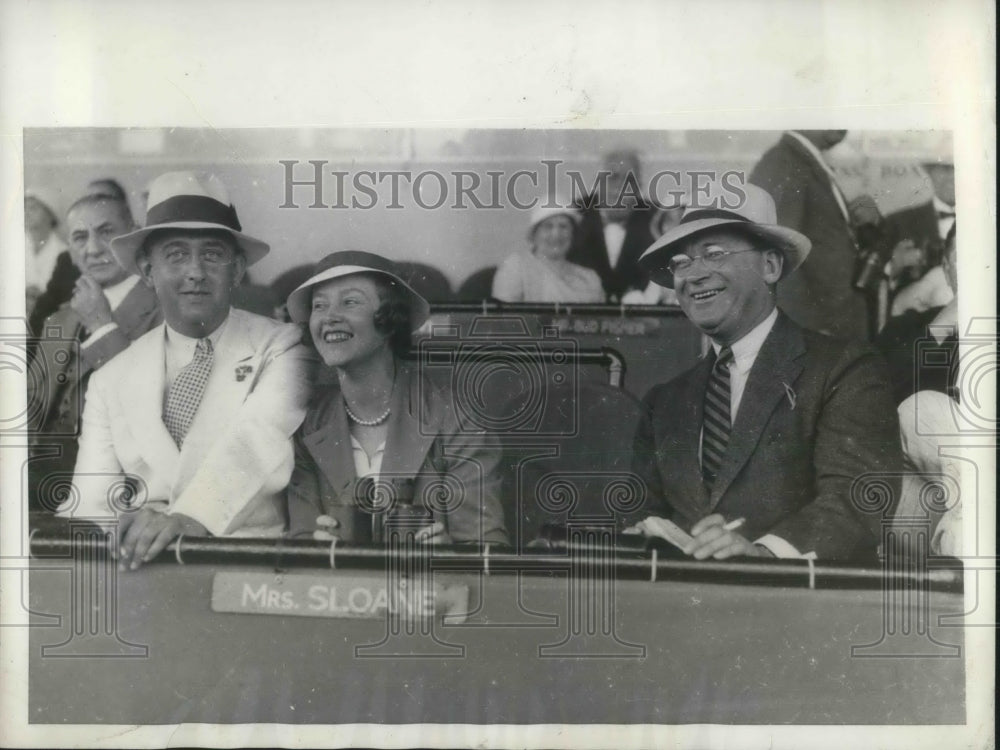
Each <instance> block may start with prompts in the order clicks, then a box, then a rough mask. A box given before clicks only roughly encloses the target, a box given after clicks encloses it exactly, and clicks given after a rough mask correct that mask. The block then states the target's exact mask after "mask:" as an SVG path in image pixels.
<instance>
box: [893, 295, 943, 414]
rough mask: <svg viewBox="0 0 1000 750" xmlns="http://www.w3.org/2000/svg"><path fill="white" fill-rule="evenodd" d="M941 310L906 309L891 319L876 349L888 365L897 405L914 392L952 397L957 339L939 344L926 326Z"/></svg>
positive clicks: (938, 308) (933, 308)
mask: <svg viewBox="0 0 1000 750" xmlns="http://www.w3.org/2000/svg"><path fill="white" fill-rule="evenodd" d="M939 312H941V308H940V307H932V308H931V309H929V310H924V311H923V312H917V311H916V310H907V311H906V312H904V313H903V314H902V315H899V316H897V317H895V318H890V320H889V322H888V323H886V324H885V328H883V329H882V330H881V331H880V332H879V335H878V337H877V338H876V339H875V346H876V347H878V349H879V350H880V351H881V352H882V355H883V356H884V357H885V360H886V362H888V363H889V375H890V376H891V378H892V391H893V395H894V397H895V399H896V403H897V404H899V403H902V402H903V401H904V400H905V399H907V398H909V397H910V396H912V395H913V394H914V393H916V392H917V391H938V392H939V393H945V394H947V395H949V396H952V397H954V386H955V384H956V380H957V377H958V353H959V350H958V337H957V336H954V335H951V336H948V337H947V338H945V339H944V340H943V341H942V342H941V343H940V344H939V343H938V342H937V340H936V339H935V338H934V337H933V336H931V334H930V331H929V330H928V326H929V325H930V324H931V323H932V322H933V321H934V318H936V317H937V315H938V313H939Z"/></svg>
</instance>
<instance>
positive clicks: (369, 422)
mask: <svg viewBox="0 0 1000 750" xmlns="http://www.w3.org/2000/svg"><path fill="white" fill-rule="evenodd" d="M395 391H396V365H395V363H393V366H392V389H391V390H390V391H389V394H390V398H389V406H387V407H385V411H384V412H382V414H381V415H380V416H378V417H375V419H362V418H361V417H359V416H358V415H357V414H355V413H354V412H353V411H351V407H350V406H348V404H347V399H346V398H345V399H343V401H344V409H345V410H346V411H347V418H348V419H350V420H351V421H352V422H354V424H359V425H361V426H362V427H378V426H379V425H380V424H382V423H383V422H385V420H387V419H388V418H389V414H391V413H392V394H393V393H395Z"/></svg>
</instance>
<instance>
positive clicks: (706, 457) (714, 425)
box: [701, 346, 733, 489]
mask: <svg viewBox="0 0 1000 750" xmlns="http://www.w3.org/2000/svg"><path fill="white" fill-rule="evenodd" d="M732 362H733V350H732V349H730V348H729V347H728V346H726V347H723V348H722V349H721V350H720V351H719V356H718V358H717V359H716V360H715V365H714V366H713V367H712V374H711V376H710V377H709V379H708V388H706V389H705V414H704V421H703V422H702V430H701V475H702V477H703V478H704V480H705V484H706V485H707V486H708V488H709V489H711V488H712V483H713V482H715V475H716V474H717V473H718V471H719V465H720V464H721V463H722V456H723V455H725V452H726V446H727V445H729V431H730V429H731V428H732V420H731V417H730V401H729V399H730V383H729V366H730V365H731V364H732Z"/></svg>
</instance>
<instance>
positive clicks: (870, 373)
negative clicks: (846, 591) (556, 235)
mask: <svg viewBox="0 0 1000 750" xmlns="http://www.w3.org/2000/svg"><path fill="white" fill-rule="evenodd" d="M746 194H747V198H746V201H745V203H744V204H743V205H742V206H740V207H739V208H737V209H734V210H731V211H729V210H725V211H724V210H721V209H714V210H711V209H710V210H705V209H700V208H692V209H688V210H687V211H685V214H684V217H683V218H682V220H681V223H680V224H679V225H678V226H676V227H675V228H674V229H672V230H670V231H668V232H667V233H666V234H665V235H664V236H663V237H661V238H660V240H659V241H657V242H656V243H655V244H653V245H652V246H651V247H650V248H649V249H648V250H647V251H646V252H645V253H644V254H643V256H642V258H641V259H640V265H642V266H643V267H644V268H645V269H646V271H647V272H648V273H650V275H651V276H652V278H653V280H654V281H656V282H657V283H660V284H663V285H664V286H668V287H672V288H673V289H674V290H675V292H676V293H677V298H678V301H679V303H680V306H681V308H682V309H683V310H684V313H685V315H686V316H687V317H688V318H689V319H690V320H691V322H692V323H694V325H696V326H697V327H698V328H699V329H700V330H701V331H702V332H704V333H705V334H706V335H707V336H708V337H709V338H710V339H711V343H712V346H711V349H710V351H709V353H708V355H707V356H706V357H705V358H704V359H702V360H701V361H700V362H698V363H697V364H696V365H695V366H694V367H693V368H691V369H690V370H688V371H687V372H685V373H683V374H682V375H680V376H679V377H677V378H675V379H674V380H672V381H670V382H668V383H666V384H663V385H659V386H656V387H655V388H653V389H652V390H651V391H650V393H649V394H648V395H647V396H646V398H645V401H644V404H645V409H646V416H645V418H644V419H643V421H642V423H641V425H640V427H639V429H638V431H637V434H636V440H635V452H634V461H635V471H636V473H637V474H638V475H639V476H640V477H641V478H642V479H643V481H644V482H645V483H646V486H647V492H648V501H649V507H650V509H651V511H652V512H653V513H654V514H655V515H661V516H662V515H669V516H672V517H673V519H674V520H675V521H676V522H677V523H678V524H679V525H680V526H681V527H682V528H685V529H686V530H690V533H691V534H692V536H693V537H694V540H693V542H692V543H691V544H690V545H689V546H688V547H687V548H685V550H684V551H685V552H687V553H688V554H691V555H693V556H694V557H696V558H699V559H704V558H707V557H714V558H717V559H722V558H726V557H729V556H733V555H757V556H761V555H774V556H779V557H797V556H810V555H813V556H816V557H819V558H822V559H831V560H834V559H873V558H874V557H875V553H876V549H877V543H878V538H879V530H880V523H881V521H882V517H881V515H880V514H877V513H872V514H866V513H862V512H860V511H859V509H858V508H857V507H855V506H854V504H853V503H852V492H853V491H854V490H855V487H854V483H855V480H857V479H859V478H860V477H863V476H865V475H868V474H877V475H879V477H880V478H884V477H887V476H888V477H889V480H888V481H889V482H890V483H893V482H894V483H895V485H896V486H895V488H894V492H893V494H892V497H897V496H898V478H894V476H893V475H894V473H898V471H899V469H900V466H901V461H902V459H901V454H900V443H899V424H898V421H897V417H896V411H895V408H894V405H893V400H892V391H891V387H890V384H889V379H888V375H887V373H886V369H885V363H884V362H883V361H882V359H881V357H879V355H878V354H877V353H876V352H875V351H874V350H872V349H871V348H869V347H868V346H867V345H864V344H862V343H860V342H857V341H843V340H838V339H834V338H831V337H828V336H825V335H822V334H819V333H815V332H812V331H809V330H806V329H803V328H802V327H800V326H799V325H797V324H796V323H794V322H793V321H792V320H791V319H790V318H789V317H787V316H786V315H784V314H783V313H782V312H780V311H779V309H778V307H777V306H776V287H778V288H780V284H782V283H787V281H788V280H789V277H790V276H791V278H794V273H797V271H796V269H797V268H798V269H799V271H801V268H800V266H802V264H803V263H804V261H806V258H807V256H808V255H809V251H810V242H809V240H808V238H806V237H805V236H804V235H803V234H801V233H800V232H798V231H796V230H794V229H790V228H787V227H784V226H781V225H779V223H778V220H777V216H776V211H775V206H774V202H773V200H772V199H771V197H770V195H768V194H767V192H766V191H764V190H762V189H761V188H759V187H756V186H755V185H753V184H748V185H747V186H746ZM779 282H780V283H779ZM890 510H891V508H887V509H886V512H887V513H888V512H889V511H890ZM737 519H744V521H743V525H742V527H741V528H739V530H737V529H736V528H734V525H733V524H731V523H730V524H728V525H727V521H736V520H737Z"/></svg>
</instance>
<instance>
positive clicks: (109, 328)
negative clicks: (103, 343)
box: [81, 321, 118, 349]
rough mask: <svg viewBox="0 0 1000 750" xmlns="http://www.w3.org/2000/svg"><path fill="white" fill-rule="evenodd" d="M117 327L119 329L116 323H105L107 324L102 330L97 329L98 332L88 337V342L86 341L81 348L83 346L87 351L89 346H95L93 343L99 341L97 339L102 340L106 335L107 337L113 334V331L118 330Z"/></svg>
mask: <svg viewBox="0 0 1000 750" xmlns="http://www.w3.org/2000/svg"><path fill="white" fill-rule="evenodd" d="M117 327H118V324H117V323H115V322H113V321H112V322H111V323H105V324H104V325H102V326H101V327H100V328H98V329H97V330H96V331H94V332H93V333H92V334H90V335H89V336H88V337H87V340H86V341H84V342H83V343H82V344H81V346H82V347H83V348H84V349H86V348H87V347H88V346H90V345H91V344H93V343H94V342H95V341H97V339H99V338H101V336H105V335H107V334H109V333H111V332H112V331H113V330H115V329H116V328H117Z"/></svg>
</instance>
